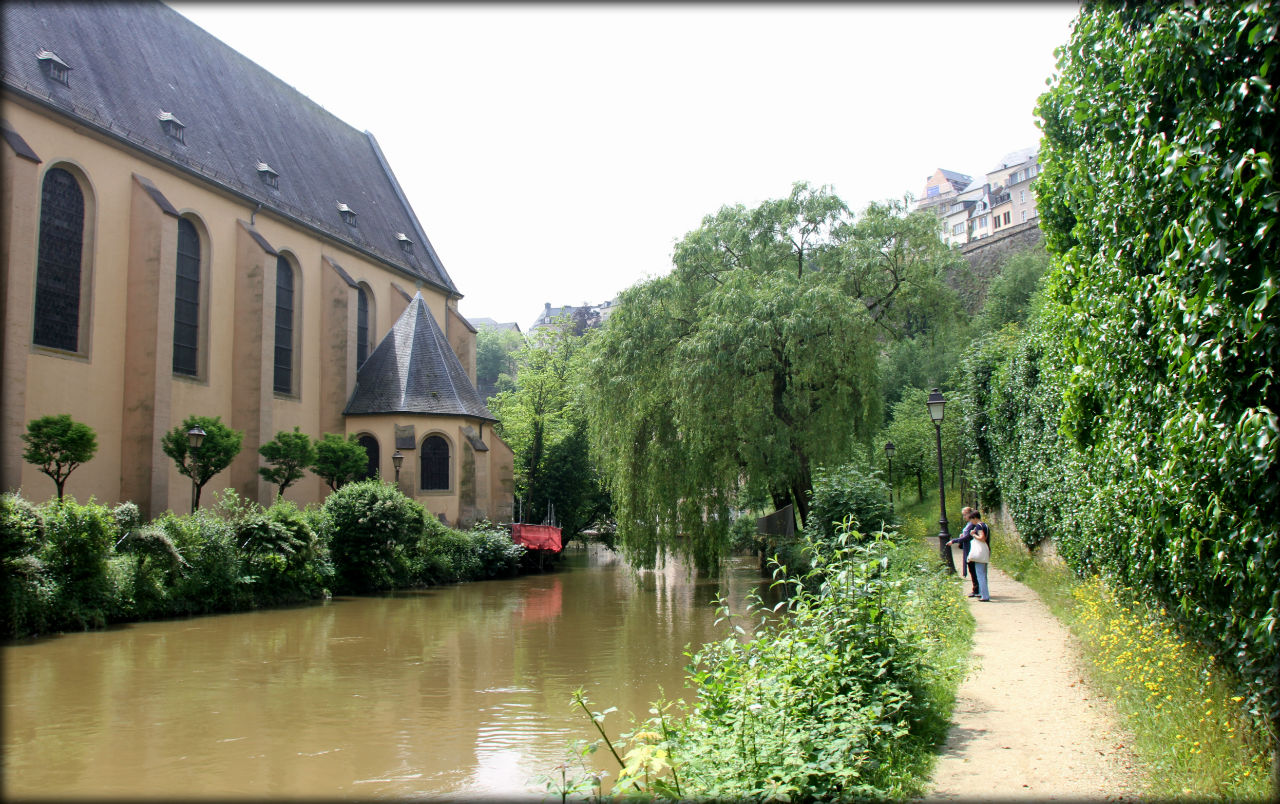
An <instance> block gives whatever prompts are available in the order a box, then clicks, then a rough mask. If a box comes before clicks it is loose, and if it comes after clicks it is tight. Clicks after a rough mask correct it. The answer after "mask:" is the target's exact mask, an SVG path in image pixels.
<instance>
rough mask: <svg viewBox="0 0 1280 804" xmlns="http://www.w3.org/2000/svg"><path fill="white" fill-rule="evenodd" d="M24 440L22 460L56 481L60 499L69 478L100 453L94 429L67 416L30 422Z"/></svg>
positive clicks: (42, 417)
mask: <svg viewBox="0 0 1280 804" xmlns="http://www.w3.org/2000/svg"><path fill="white" fill-rule="evenodd" d="M22 441H23V442H24V443H25V444H26V445H27V447H26V449H25V450H23V452H22V459H23V460H24V461H26V462H27V463H30V464H34V465H35V466H36V467H38V468H39V469H40V471H41V472H44V473H45V474H46V475H48V476H49V477H51V478H53V482H54V483H55V484H56V485H57V487H58V499H59V500H61V499H62V491H63V488H64V487H65V486H66V485H67V478H68V477H69V476H70V475H71V473H72V472H74V471H75V469H76V467H77V466H79V465H80V464H82V463H84V462H85V461H87V460H89V459H90V458H92V457H93V455H94V453H96V452H97V451H98V438H97V435H96V434H95V433H94V432H93V428H92V427H90V426H89V425H87V424H83V423H81V422H78V421H76V420H75V419H72V418H71V417H70V416H68V415H67V414H65V413H63V414H59V415H56V416H41V417H40V418H38V419H32V420H31V421H29V422H27V432H25V433H23V434H22Z"/></svg>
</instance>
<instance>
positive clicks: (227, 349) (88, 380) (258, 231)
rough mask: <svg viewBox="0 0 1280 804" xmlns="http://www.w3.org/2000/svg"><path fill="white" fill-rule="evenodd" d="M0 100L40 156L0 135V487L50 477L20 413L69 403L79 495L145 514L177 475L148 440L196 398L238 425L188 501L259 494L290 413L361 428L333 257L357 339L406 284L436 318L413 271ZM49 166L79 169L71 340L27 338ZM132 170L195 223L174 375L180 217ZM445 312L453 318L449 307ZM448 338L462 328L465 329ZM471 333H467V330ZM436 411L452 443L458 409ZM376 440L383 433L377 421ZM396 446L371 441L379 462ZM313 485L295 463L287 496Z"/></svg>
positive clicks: (377, 322)
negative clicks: (280, 374)
mask: <svg viewBox="0 0 1280 804" xmlns="http://www.w3.org/2000/svg"><path fill="white" fill-rule="evenodd" d="M0 111H2V113H3V116H4V118H5V119H6V120H7V121H8V122H9V124H10V126H11V127H12V128H13V129H14V130H15V131H17V132H18V133H19V134H20V135H21V136H22V137H23V138H24V139H25V140H26V141H27V142H28V143H29V144H30V145H31V146H32V148H33V149H34V150H35V151H36V153H37V154H38V155H39V157H40V159H41V160H42V161H41V163H40V164H38V165H37V164H34V163H32V162H30V161H28V160H24V159H21V158H20V157H17V156H16V155H15V154H14V152H13V149H12V148H10V147H9V146H8V145H0V148H2V149H3V153H4V155H3V167H4V176H3V179H2V181H0V189H2V190H3V203H4V206H3V215H4V218H3V223H4V234H3V236H2V239H0V249H2V253H3V259H4V268H5V278H4V284H3V286H0V287H3V291H4V295H3V299H2V300H0V304H2V305H3V309H4V314H5V319H4V326H3V342H2V343H0V354H2V355H3V367H2V370H3V375H2V376H3V380H4V382H3V389H0V449H2V450H3V455H2V456H0V487H2V488H4V489H19V488H20V489H22V490H23V492H24V494H26V495H27V496H29V497H30V498H32V499H37V500H39V499H45V498H47V497H49V496H51V495H52V494H53V492H54V485H53V482H52V481H51V480H49V478H47V477H45V476H44V475H43V474H40V472H39V471H38V470H37V469H36V468H35V467H33V466H31V465H29V464H26V463H24V462H22V461H21V450H22V444H21V442H20V440H19V436H20V435H21V433H22V432H24V431H25V427H26V422H27V421H29V420H30V419H33V418H37V417H39V416H43V415H47V414H56V413H68V414H70V415H71V416H72V417H73V418H75V419H76V420H78V421H82V422H84V423H86V424H88V425H90V426H91V427H93V428H94V430H95V431H96V432H97V436H98V453H97V455H96V456H95V457H94V458H93V460H91V461H89V462H88V463H86V464H84V465H83V466H81V467H80V468H78V469H77V470H76V471H75V473H74V474H72V476H71V478H70V481H69V482H68V484H67V491H68V492H69V493H70V494H74V495H75V496H76V497H78V498H80V499H82V500H83V499H87V498H88V497H89V496H91V495H93V496H96V497H97V498H98V499H99V500H100V501H102V502H107V503H115V502H118V501H121V500H123V499H126V498H130V499H135V501H137V502H139V503H140V505H142V506H143V508H144V510H145V511H146V512H147V513H149V514H151V515H154V514H157V513H159V512H162V511H163V510H165V509H166V508H171V509H172V510H174V511H177V512H185V511H187V510H188V509H189V499H190V488H191V486H190V480H189V479H187V478H186V477H184V476H182V475H181V474H179V473H178V471H177V468H176V467H175V466H174V465H173V463H172V461H169V460H168V459H167V458H165V457H164V456H163V455H162V453H161V452H160V450H159V447H158V443H157V442H158V437H159V435H160V434H162V433H164V432H165V431H167V430H169V429H171V428H172V427H175V426H177V425H179V424H180V423H181V421H182V419H183V418H185V417H186V416H188V415H192V414H196V415H205V416H221V417H222V420H223V421H224V422H225V423H228V424H232V425H233V426H235V427H236V428H237V429H240V430H242V431H244V432H245V433H246V437H245V441H244V443H243V445H242V449H241V453H240V456H238V457H237V459H236V462H235V463H233V465H232V467H231V468H229V469H228V470H227V471H225V472H223V473H221V474H219V475H218V476H216V477H214V478H213V479H212V480H211V481H210V483H209V484H208V485H207V486H206V487H205V492H204V497H203V500H202V502H203V503H207V502H209V501H210V500H211V498H212V496H211V492H213V491H215V490H218V489H221V488H225V487H235V488H237V490H238V491H240V492H241V493H242V494H247V495H249V496H251V497H254V498H256V499H258V500H259V501H261V502H264V503H265V502H270V500H271V498H272V496H273V494H274V489H273V488H272V487H271V486H269V485H268V484H266V483H265V481H261V480H260V479H259V478H258V476H257V468H258V467H259V466H260V465H261V460H260V458H259V456H258V451H257V450H258V447H259V446H260V445H261V444H262V443H264V442H265V441H267V440H270V439H271V438H272V437H274V435H275V433H276V432H277V431H280V430H292V429H293V428H294V427H295V426H297V427H298V428H299V429H301V430H302V431H303V432H305V433H307V434H309V435H312V436H319V435H320V434H321V433H324V432H344V431H345V432H356V431H357V430H358V429H359V428H352V427H351V426H349V425H348V424H346V423H344V421H343V417H342V415H341V410H342V407H343V406H344V405H345V403H346V400H347V398H348V397H349V394H350V391H351V388H352V386H353V383H354V378H355V369H356V366H355V345H354V340H355V336H354V327H355V294H356V291H355V289H354V288H352V287H350V286H349V285H348V284H347V283H346V280H345V279H342V278H341V277H340V276H339V274H338V272H337V270H336V269H335V268H334V266H333V264H334V263H336V264H337V265H340V266H341V268H342V269H343V270H344V271H345V272H346V273H347V274H348V275H349V276H350V277H351V279H352V280H353V281H354V282H356V283H359V284H363V285H364V286H365V288H366V292H368V293H369V294H370V296H371V301H372V310H371V312H372V321H371V327H370V330H371V331H370V348H371V349H372V348H373V347H374V346H376V344H377V342H378V340H379V339H380V338H381V337H382V336H383V335H385V334H386V332H387V330H388V329H389V328H390V327H391V325H392V323H393V322H394V321H395V318H396V317H397V316H398V315H399V314H400V313H401V312H402V311H403V310H404V309H405V306H406V302H405V300H404V299H403V296H402V295H401V293H400V291H399V290H397V287H398V288H399V289H402V290H405V291H407V292H409V293H412V292H414V291H415V290H421V291H422V294H423V298H424V300H425V301H426V303H427V306H428V308H429V309H430V310H431V313H432V315H433V316H434V317H435V319H436V323H437V324H438V325H439V326H440V327H441V329H442V330H445V331H448V328H449V326H450V323H451V322H450V321H449V315H450V314H449V313H448V312H447V302H448V299H447V297H446V294H445V293H444V292H443V291H441V290H439V289H437V288H434V287H433V286H428V285H424V284H421V283H415V282H414V281H413V279H412V278H411V277H408V276H406V275H405V274H403V273H401V272H398V271H396V270H394V269H392V268H389V267H387V266H385V265H383V264H381V263H378V262H376V261H374V260H372V259H369V258H367V257H365V256H363V255H362V254H360V253H358V252H356V251H353V250H349V249H347V248H346V247H344V246H342V245H340V244H339V243H337V242H336V241H331V240H328V239H327V238H324V237H322V236H320V235H317V234H315V233H313V232H311V231H309V230H307V229H305V228H303V227H301V226H299V225H296V224H293V223H291V222H289V221H287V220H283V219H280V218H278V217H276V216H275V215H273V214H271V213H269V212H266V211H257V212H255V205H252V204H248V203H247V202H245V201H243V200H241V199H239V198H236V197H234V196H232V195H231V194H229V193H225V192H223V191H221V190H219V189H218V188H216V187H214V186H213V185H210V184H208V183H206V182H203V181H201V180H198V179H195V178H193V177H190V176H188V175H186V174H184V173H182V172H180V171H178V170H177V169H175V168H171V167H169V166H166V165H164V164H162V163H160V162H158V161H153V160H152V159H150V158H149V157H146V156H144V155H142V154H140V153H137V152H134V151H132V150H129V149H126V148H125V147H123V146H121V145H119V144H117V143H115V142H113V141H109V140H107V139H105V138H100V137H99V136H98V135H96V134H93V133H91V132H86V131H84V130H83V129H80V128H77V127H72V126H70V125H68V124H66V123H65V122H64V121H63V120H61V119H60V118H56V117H54V116H52V115H51V114H50V113H46V112H45V111H44V110H41V109H37V108H33V107H29V106H27V105H25V103H24V102H20V101H17V100H14V99H13V98H11V97H10V96H7V95H6V96H4V99H3V103H2V104H0ZM54 166H62V167H68V168H69V169H70V170H72V171H73V172H74V173H77V174H78V175H80V176H82V177H83V179H84V185H85V191H86V193H85V194H86V237H85V264H86V268H87V270H88V271H89V272H90V273H89V280H88V283H87V287H88V291H87V293H86V294H85V295H84V296H83V297H82V302H81V304H82V308H83V309H85V310H86V311H87V315H86V316H85V321H86V323H87V326H86V327H84V328H83V330H82V336H81V341H82V343H83V347H82V348H81V349H80V350H79V352H78V353H64V352H59V351H57V350H52V349H47V348H43V347H37V346H33V345H32V343H31V310H32V307H33V304H34V277H35V265H36V251H37V235H38V229H39V226H38V220H37V219H38V214H39V207H40V188H41V182H42V181H43V177H44V174H45V172H46V171H47V170H48V169H49V168H51V167H54ZM135 174H136V175H135ZM146 182H150V183H152V184H153V185H154V187H155V189H156V190H158V191H159V192H160V193H161V194H162V195H163V197H164V199H166V200H167V201H168V202H169V203H170V204H171V205H172V206H173V207H174V208H176V211H177V212H178V213H179V214H180V215H182V216H184V217H188V218H189V219H191V220H192V221H193V222H194V223H195V224H196V228H197V230H198V231H199V232H200V235H201V245H202V248H203V250H204V255H203V257H204V263H203V265H202V278H201V290H202V294H203V297H204V301H203V309H202V318H201V338H202V341H201V354H200V371H199V376H197V377H194V378H190V377H185V376H180V375H179V376H175V375H174V374H173V373H172V370H171V361H172V327H173V287H174V271H175V263H176V260H175V250H176V240H177V221H178V218H177V217H174V216H173V215H172V214H166V213H165V212H164V211H163V210H162V209H161V207H160V205H159V203H158V202H157V201H156V200H155V199H154V198H152V197H151V196H150V195H148V194H147V193H145V192H144V191H143V189H142V188H143V185H144V184H145V183H146ZM254 235H257V237H255V236H254ZM260 241H261V242H260ZM264 243H265V246H264V245H263V244H264ZM273 252H279V253H283V254H285V255H287V257H288V258H289V259H290V260H291V261H292V262H293V264H294V265H295V268H296V284H295V309H296V310H297V315H298V322H297V325H296V331H297V333H298V334H297V339H296V341H295V354H294V372H295V386H296V393H293V394H284V395H281V394H276V393H274V392H273V389H272V377H273V373H272V372H273V368H272V360H273V358H272V352H273V339H274V305H275V266H276V256H275V254H274V253H273ZM453 328H454V329H455V330H458V329H461V328H460V327H459V326H458V325H457V323H456V322H454V324H453ZM460 337H461V339H462V341H464V342H465V336H460ZM471 340H472V343H474V335H473V334H472V335H471ZM468 364H469V369H468V371H469V373H470V374H471V375H472V376H473V377H474V370H475V369H474V346H472V349H471V354H470V356H469V358H468V363H464V365H468ZM448 425H449V428H451V429H449V432H450V433H451V439H452V441H453V443H455V444H457V443H458V439H459V436H458V435H457V434H453V430H456V429H457V425H456V422H453V421H449V422H448ZM486 430H487V428H486ZM379 440H380V442H383V443H385V444H391V443H392V441H391V440H390V439H387V440H385V441H384V439H383V436H382V435H379ZM143 442H147V443H143ZM393 451H394V449H390V450H385V451H384V456H383V457H384V460H385V461H386V462H387V470H388V471H387V474H388V476H390V474H391V473H390V471H389V469H390V455H391V453H392V452H393ZM143 463H149V465H146V466H143V465H140V464H143ZM413 476H414V477H416V474H415V475H413ZM324 492H325V487H324V485H323V483H322V481H320V480H319V479H318V478H316V477H314V476H313V475H310V474H308V475H307V477H306V478H305V479H303V480H302V481H300V482H299V483H297V484H296V485H294V486H293V487H292V488H290V489H289V491H288V492H287V495H286V496H287V497H288V498H289V499H292V500H294V501H296V502H299V503H306V502H311V501H315V500H319V499H322V498H323V496H324ZM433 502H437V503H439V504H440V505H441V506H443V510H445V511H446V512H447V513H449V515H450V520H451V521H453V518H454V517H456V515H457V510H458V503H457V499H456V490H455V493H454V496H453V498H452V501H451V502H446V501H445V500H443V499H441V500H433Z"/></svg>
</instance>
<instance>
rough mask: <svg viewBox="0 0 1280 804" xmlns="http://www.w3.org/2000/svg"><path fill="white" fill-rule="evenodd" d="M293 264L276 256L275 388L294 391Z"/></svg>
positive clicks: (279, 391) (282, 257)
mask: <svg viewBox="0 0 1280 804" xmlns="http://www.w3.org/2000/svg"><path fill="white" fill-rule="evenodd" d="M293 284H294V283H293V266H292V265H290V264H289V260H288V259H286V258H285V256H284V255H283V254H281V255H280V256H278V257H277V258H276V358H275V369H276V372H275V390H276V393H278V394H291V393H293V332H294V328H295V327H294V323H295V322H294V314H293V313H294V294H293Z"/></svg>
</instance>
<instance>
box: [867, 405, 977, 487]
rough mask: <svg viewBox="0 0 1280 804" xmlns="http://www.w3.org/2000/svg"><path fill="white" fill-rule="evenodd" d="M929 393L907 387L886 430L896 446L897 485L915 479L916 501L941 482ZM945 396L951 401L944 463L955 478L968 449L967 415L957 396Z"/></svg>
mask: <svg viewBox="0 0 1280 804" xmlns="http://www.w3.org/2000/svg"><path fill="white" fill-rule="evenodd" d="M928 396H929V394H928V392H926V391H925V390H924V389H921V388H907V389H904V390H903V391H902V392H901V394H900V398H899V399H898V401H897V402H895V403H894V405H893V408H892V409H891V410H890V411H889V424H888V426H887V427H886V428H885V430H884V433H883V436H884V439H885V440H888V441H892V442H893V446H894V455H893V479H894V486H895V487H897V488H900V487H901V486H902V485H903V481H904V480H905V479H906V478H912V479H914V480H915V483H914V485H915V488H916V501H917V502H920V501H923V500H924V499H925V494H926V492H928V491H930V490H932V491H933V492H936V491H937V484H938V429H937V428H936V427H934V424H933V419H931V418H929V407H928V405H926V404H925V400H926V399H927V398H928ZM944 396H946V398H947V400H948V401H947V405H946V406H945V407H944V408H943V416H942V464H943V470H944V471H945V472H946V473H947V474H948V476H949V477H948V479H949V480H954V479H955V478H954V477H953V476H952V475H954V473H956V472H958V471H959V470H961V469H962V468H963V467H962V466H961V464H960V459H961V457H962V452H964V451H965V450H964V446H965V442H964V440H963V439H962V437H961V434H962V433H963V432H964V418H963V413H962V409H961V407H960V405H958V404H956V403H957V401H959V400H957V398H956V397H955V395H954V394H952V395H944ZM881 447H882V450H883V445H881Z"/></svg>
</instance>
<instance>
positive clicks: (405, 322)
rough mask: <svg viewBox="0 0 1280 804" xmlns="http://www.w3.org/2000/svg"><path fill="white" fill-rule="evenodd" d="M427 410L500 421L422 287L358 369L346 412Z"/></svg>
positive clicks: (440, 414)
mask: <svg viewBox="0 0 1280 804" xmlns="http://www.w3.org/2000/svg"><path fill="white" fill-rule="evenodd" d="M372 413H426V414H430V415H434V416H469V417H472V418H476V419H486V420H488V421H497V418H496V417H495V416H494V415H493V414H492V413H490V412H489V409H488V408H487V407H485V404H484V400H483V399H482V398H481V397H480V394H479V392H477V391H476V389H475V386H474V385H472V384H471V379H470V378H469V377H468V376H467V372H466V371H464V370H463V368H462V364H461V363H459V362H458V358H457V356H456V355H455V354H454V353H453V349H451V348H449V341H448V340H447V339H446V338H445V336H444V333H443V332H441V331H440V325H439V324H437V323H436V320H435V318H434V317H433V316H432V315H431V311H430V310H428V309H427V303H426V302H425V301H423V299H422V293H421V292H419V293H417V294H416V295H415V296H414V297H413V301H411V302H409V306H408V307H406V308H405V311H404V312H403V313H401V314H400V318H398V319H397V320H396V323H395V324H394V325H392V327H391V330H390V331H389V332H388V333H387V334H386V337H384V338H383V339H382V342H381V343H379V344H378V347H377V348H376V349H374V350H373V354H371V355H369V357H368V358H366V359H365V361H364V363H363V364H361V366H360V369H359V370H358V371H357V372H356V387H355V390H354V391H352V392H351V399H350V401H348V402H347V408H346V410H344V411H343V414H345V415H348V416H356V415H364V414H372Z"/></svg>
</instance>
